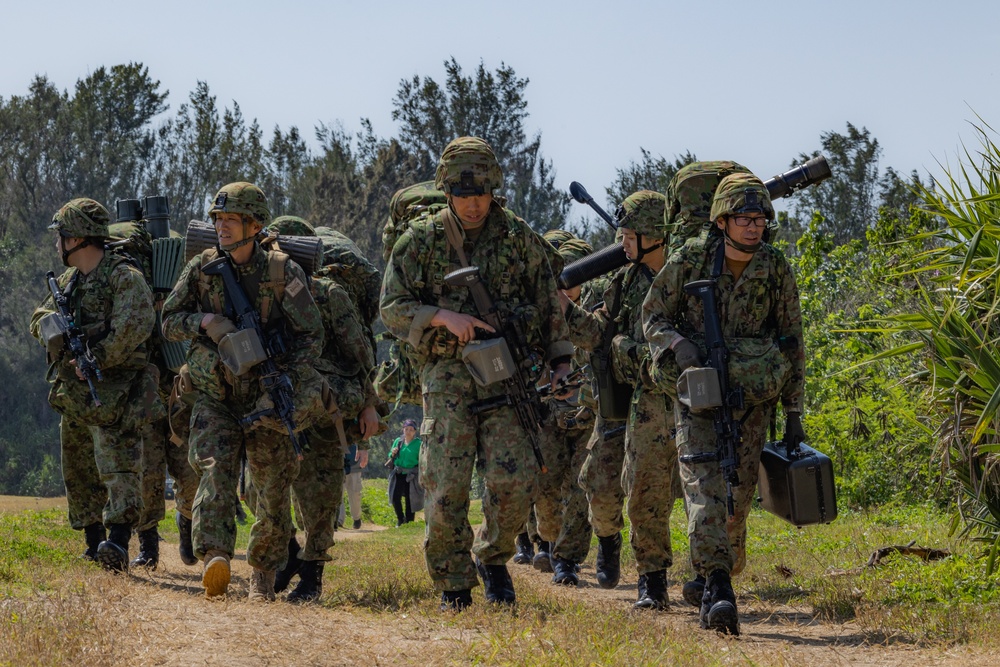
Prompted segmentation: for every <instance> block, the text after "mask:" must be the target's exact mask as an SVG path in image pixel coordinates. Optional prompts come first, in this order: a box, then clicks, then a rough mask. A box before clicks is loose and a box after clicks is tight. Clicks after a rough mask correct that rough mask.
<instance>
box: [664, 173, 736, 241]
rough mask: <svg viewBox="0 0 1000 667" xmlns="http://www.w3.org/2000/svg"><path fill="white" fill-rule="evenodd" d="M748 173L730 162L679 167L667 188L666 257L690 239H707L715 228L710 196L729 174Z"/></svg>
mask: <svg viewBox="0 0 1000 667" xmlns="http://www.w3.org/2000/svg"><path fill="white" fill-rule="evenodd" d="M740 172H746V173H749V172H750V170H749V169H747V168H746V167H744V166H743V165H741V164H739V163H737V162H732V161H730V160H713V161H707V162H692V163H691V164H688V165H685V166H683V167H681V168H680V169H679V170H678V171H677V173H676V174H674V177H673V178H672V179H670V183H669V184H668V185H667V193H666V196H667V213H666V221H665V222H666V229H667V232H668V233H669V235H670V236H669V241H668V244H667V256H668V257H669V256H670V254H671V253H672V252H673V251H674V250H677V249H679V248H681V247H683V246H684V244H685V243H687V241H688V240H689V239H697V238H700V239H707V238H708V237H709V236H710V235H711V234H714V233H715V231H713V230H716V229H718V228H717V227H716V226H715V224H714V223H713V222H712V219H711V215H710V213H711V211H712V197H713V195H714V194H715V190H716V188H718V187H719V182H720V181H721V180H722V179H723V178H725V177H726V176H729V175H730V174H735V173H740Z"/></svg>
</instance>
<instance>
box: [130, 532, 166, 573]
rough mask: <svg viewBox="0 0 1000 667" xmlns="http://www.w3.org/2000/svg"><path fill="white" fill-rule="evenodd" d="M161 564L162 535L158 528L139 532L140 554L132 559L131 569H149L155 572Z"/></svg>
mask: <svg viewBox="0 0 1000 667" xmlns="http://www.w3.org/2000/svg"><path fill="white" fill-rule="evenodd" d="M159 562H160V534H159V533H158V532H156V526H153V527H152V528H150V529H149V530H140V531H139V554H138V555H137V556H136V557H135V558H133V559H132V562H131V563H129V567H147V568H149V569H150V570H155V569H156V566H157V565H158V564H159Z"/></svg>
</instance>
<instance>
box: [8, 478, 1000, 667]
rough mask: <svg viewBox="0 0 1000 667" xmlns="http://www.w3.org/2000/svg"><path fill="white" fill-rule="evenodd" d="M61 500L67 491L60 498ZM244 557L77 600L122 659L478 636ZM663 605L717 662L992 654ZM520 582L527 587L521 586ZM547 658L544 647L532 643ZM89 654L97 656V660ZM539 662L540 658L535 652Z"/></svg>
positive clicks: (422, 612)
mask: <svg viewBox="0 0 1000 667" xmlns="http://www.w3.org/2000/svg"><path fill="white" fill-rule="evenodd" d="M59 502H60V499H52V500H36V499H30V498H29V499H16V500H14V499H8V498H3V497H0V511H14V510H18V509H45V508H48V507H58V506H60V505H59ZM62 506H65V501H64V500H63V501H62ZM380 530H384V528H383V527H380V526H374V525H371V524H365V525H364V526H363V528H362V530H358V531H354V530H343V531H338V532H337V539H338V540H363V539H367V538H369V537H371V536H372V535H373V534H375V533H376V532H378V531H380ZM510 567H511V572H512V575H513V577H514V581H515V586H516V587H527V586H532V587H536V588H540V589H543V590H544V591H545V593H546V595H552V596H555V597H556V598H557V599H559V600H560V601H566V602H580V603H583V604H584V605H586V607H588V608H590V609H592V610H594V612H596V613H597V614H601V613H602V612H610V611H620V610H622V609H623V608H627V607H628V605H630V604H631V602H632V601H633V600H634V599H635V584H634V581H633V582H628V583H624V584H622V585H620V586H619V587H618V588H617V589H615V590H610V591H609V590H604V589H601V588H600V587H598V586H597V585H596V582H595V579H594V571H593V567H592V566H586V567H584V569H583V571H582V572H581V585H580V586H579V587H578V588H566V587H562V586H555V585H553V584H551V582H550V577H551V575H549V574H545V573H542V572H538V571H536V570H534V569H533V568H531V567H529V566H521V565H513V564H511V565H510ZM249 575H250V567H249V566H248V565H247V563H246V561H245V560H244V558H243V556H242V554H241V555H239V556H237V558H236V559H235V560H234V561H233V579H232V583H231V585H230V595H229V596H227V597H226V598H225V599H217V600H206V599H205V598H204V595H203V590H202V587H201V568H200V566H194V567H187V566H185V565H183V564H182V563H181V562H180V558H179V557H178V555H177V550H176V545H175V544H173V543H169V542H164V543H162V545H161V560H160V566H159V568H158V569H157V570H156V571H155V572H152V573H146V572H141V571H134V572H133V573H132V574H131V575H130V576H129V577H127V578H123V577H116V576H112V575H109V574H104V573H95V574H94V575H93V576H90V577H88V578H87V579H86V581H85V582H84V583H82V584H81V587H82V591H81V598H80V601H79V603H80V604H85V605H87V606H89V607H92V613H93V614H96V615H99V616H100V617H101V618H102V619H103V621H104V623H103V624H102V628H103V629H104V631H105V632H107V633H109V634H111V635H112V636H114V640H113V643H114V644H116V645H117V646H118V647H119V648H120V649H122V650H123V651H124V653H125V654H126V655H128V656H129V661H128V664H130V665H227V666H250V665H353V664H360V665H385V664H393V665H400V664H405V665H424V666H427V665H438V664H445V663H456V662H457V663H463V662H467V661H468V659H469V658H468V656H467V655H466V652H467V650H468V649H467V647H468V643H469V642H470V641H474V640H477V639H482V638H483V634H482V632H481V630H480V629H479V627H478V626H477V625H476V624H475V623H467V622H465V620H464V619H461V618H456V617H454V616H452V615H449V614H441V613H440V612H438V611H437V610H436V608H435V607H434V606H427V607H421V608H420V609H416V610H409V611H406V612H397V613H395V614H392V613H386V612H383V613H374V612H371V611H368V610H366V609H351V608H340V609H330V608H325V607H320V606H317V605H304V606H296V605H290V604H285V603H282V602H276V603H273V604H269V605H261V604H250V603H249V602H247V601H246V595H247V589H248V582H249ZM671 583H672V586H671V588H670V591H669V593H670V599H671V604H670V608H669V609H668V610H667V611H666V612H661V613H657V614H649V615H648V618H649V622H650V623H651V624H654V625H655V626H657V627H660V628H662V629H663V630H664V633H663V634H664V636H677V635H679V636H689V635H697V636H698V637H699V643H702V639H701V638H703V645H704V646H706V647H708V650H710V651H711V655H713V656H715V655H717V656H719V660H720V663H722V664H764V665H794V666H795V667H825V666H827V665H906V666H907V667H913V666H923V665H963V666H964V665H991V666H992V665H997V664H1000V654H997V653H992V654H983V653H980V652H976V651H975V650H974V649H972V648H969V647H957V648H935V647H927V646H917V645H912V644H907V643H906V642H905V641H901V640H900V639H898V638H885V639H883V640H880V641H873V640H872V637H871V634H870V633H865V632H862V629H861V627H860V625H859V624H858V623H856V622H847V623H831V622H823V621H818V620H816V619H815V618H814V617H813V614H812V613H811V611H812V610H811V609H810V608H807V607H805V606H803V607H797V606H795V605H784V604H774V603H771V602H755V601H752V600H742V599H741V601H740V604H741V606H740V611H741V621H742V630H743V634H742V636H741V637H740V638H739V639H732V638H725V637H721V636H717V635H715V634H714V633H706V632H705V631H703V630H701V629H700V628H699V627H698V620H697V614H696V612H695V610H694V608H692V607H690V606H688V605H687V604H685V603H684V602H683V600H682V598H681V593H680V585H679V584H680V582H675V581H672V582H671ZM521 590H524V588H521ZM538 657H539V658H540V659H543V654H539V656H538ZM94 664H105V663H104V662H102V661H99V660H98V661H95V663H94ZM542 664H544V660H542Z"/></svg>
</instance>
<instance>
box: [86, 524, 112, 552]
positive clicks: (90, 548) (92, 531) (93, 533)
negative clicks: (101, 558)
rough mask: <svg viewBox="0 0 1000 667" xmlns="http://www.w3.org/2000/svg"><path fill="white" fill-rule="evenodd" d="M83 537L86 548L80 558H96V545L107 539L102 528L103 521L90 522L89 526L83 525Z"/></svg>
mask: <svg viewBox="0 0 1000 667" xmlns="http://www.w3.org/2000/svg"><path fill="white" fill-rule="evenodd" d="M83 537H84V539H85V540H87V550H86V551H84V552H83V555H82V556H80V558H83V559H84V560H93V561H96V560H97V547H99V546H101V542H103V541H104V540H106V539H108V534H107V532H106V531H105V530H104V524H103V523H92V524H90V525H89V526H85V527H84V529H83Z"/></svg>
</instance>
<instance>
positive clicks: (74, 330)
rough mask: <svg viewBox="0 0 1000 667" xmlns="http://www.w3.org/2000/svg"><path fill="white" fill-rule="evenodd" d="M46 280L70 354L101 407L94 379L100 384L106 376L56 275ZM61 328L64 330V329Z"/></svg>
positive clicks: (95, 403) (51, 274)
mask: <svg viewBox="0 0 1000 667" xmlns="http://www.w3.org/2000/svg"><path fill="white" fill-rule="evenodd" d="M45 278H46V279H47V280H48V282H49V291H50V292H51V293H52V300H53V301H54V302H55V304H56V308H58V309H59V316H60V317H61V318H62V320H63V323H64V324H65V329H64V330H63V335H64V336H65V338H66V343H67V345H68V347H69V351H70V354H72V355H73V358H74V359H75V360H76V368H77V370H79V371H80V373H82V374H83V377H84V378H85V379H86V380H87V384H88V385H89V386H90V397H91V398H93V399H94V405H95V406H97V407H101V399H100V398H99V397H98V396H97V387H95V386H94V379H95V378H96V380H97V381H98V382H100V381H102V380H103V379H104V375H102V374H101V369H100V368H98V366H97V359H96V358H95V357H94V353H93V352H91V351H90V349H89V348H88V347H87V344H86V342H84V338H85V336H84V333H83V331H82V330H81V329H80V327H79V326H78V325H77V324H76V322H75V321H74V320H73V313H72V312H70V309H69V303H68V300H67V299H66V295H65V294H63V293H62V291H61V290H60V289H59V283H57V282H56V274H55V273H53V272H52V271H49V272H48V273H46V274H45ZM60 328H61V329H62V327H60Z"/></svg>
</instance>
